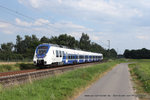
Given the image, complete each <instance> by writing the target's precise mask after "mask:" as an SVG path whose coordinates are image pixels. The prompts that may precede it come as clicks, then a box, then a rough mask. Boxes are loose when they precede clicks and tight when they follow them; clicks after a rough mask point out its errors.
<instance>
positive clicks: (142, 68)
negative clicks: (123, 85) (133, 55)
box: [129, 59, 150, 100]
mask: <svg viewBox="0 0 150 100" xmlns="http://www.w3.org/2000/svg"><path fill="white" fill-rule="evenodd" d="M136 62H137V63H134V64H130V65H129V68H130V72H131V75H132V77H133V81H134V83H135V88H136V90H137V94H141V93H143V94H145V93H146V94H147V93H148V95H149V94H150V60H148V59H145V60H144V59H143V60H136ZM142 99H143V98H142ZM149 99H150V98H149ZM144 100H145V99H144Z"/></svg>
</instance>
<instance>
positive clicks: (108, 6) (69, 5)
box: [19, 0, 143, 17]
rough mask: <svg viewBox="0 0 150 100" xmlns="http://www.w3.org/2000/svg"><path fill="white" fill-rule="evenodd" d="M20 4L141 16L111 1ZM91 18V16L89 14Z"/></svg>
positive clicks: (27, 0) (40, 0)
mask: <svg viewBox="0 0 150 100" xmlns="http://www.w3.org/2000/svg"><path fill="white" fill-rule="evenodd" d="M19 2H20V3H21V4H24V5H29V6H31V7H32V8H36V9H41V8H46V10H50V11H55V12H63V13H64V12H66V13H67V12H71V11H73V12H76V14H77V13H78V12H82V13H89V15H90V14H91V13H95V14H97V13H98V14H105V15H110V16H115V17H132V16H139V17H141V16H142V15H143V14H142V12H141V11H140V10H139V9H137V8H132V7H129V6H127V5H124V4H121V3H118V2H115V1H112V0H55V1H53V0H19ZM91 16H92V14H91Z"/></svg>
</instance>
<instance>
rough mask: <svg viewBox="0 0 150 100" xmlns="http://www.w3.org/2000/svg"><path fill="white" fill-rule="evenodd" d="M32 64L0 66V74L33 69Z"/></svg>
mask: <svg viewBox="0 0 150 100" xmlns="http://www.w3.org/2000/svg"><path fill="white" fill-rule="evenodd" d="M34 68H36V66H34V65H33V63H31V62H29V63H27V62H26V63H16V64H0V72H8V71H17V70H26V69H34Z"/></svg>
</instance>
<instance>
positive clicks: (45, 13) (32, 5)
mask: <svg viewBox="0 0 150 100" xmlns="http://www.w3.org/2000/svg"><path fill="white" fill-rule="evenodd" d="M83 32H84V33H87V34H88V35H89V36H90V40H91V41H92V42H96V43H98V44H100V45H101V46H103V47H104V48H105V49H108V40H110V47H111V48H114V49H115V50H116V51H117V52H118V53H119V54H122V53H123V52H124V50H125V49H129V50H131V49H141V48H147V49H150V0H0V44H2V43H7V42H13V43H15V42H16V36H17V35H20V36H22V37H24V36H25V35H30V36H31V35H32V34H34V35H36V36H37V37H38V38H41V37H42V36H46V37H49V38H50V37H51V36H59V35H60V34H64V33H67V34H68V35H71V36H74V37H75V38H76V39H77V40H79V38H80V37H81V35H82V33H83Z"/></svg>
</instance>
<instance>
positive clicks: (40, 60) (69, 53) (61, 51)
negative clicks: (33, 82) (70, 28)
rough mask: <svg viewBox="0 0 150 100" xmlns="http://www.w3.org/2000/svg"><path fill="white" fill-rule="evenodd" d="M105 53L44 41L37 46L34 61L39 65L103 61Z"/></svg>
mask: <svg viewBox="0 0 150 100" xmlns="http://www.w3.org/2000/svg"><path fill="white" fill-rule="evenodd" d="M102 60H103V54H101V53H94V52H88V51H83V50H78V49H70V48H68V47H65V46H62V45H57V44H48V43H43V44H40V45H38V46H37V48H36V50H35V53H34V57H33V63H34V65H37V66H40V65H42V66H50V65H68V64H79V63H86V62H96V61H102Z"/></svg>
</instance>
